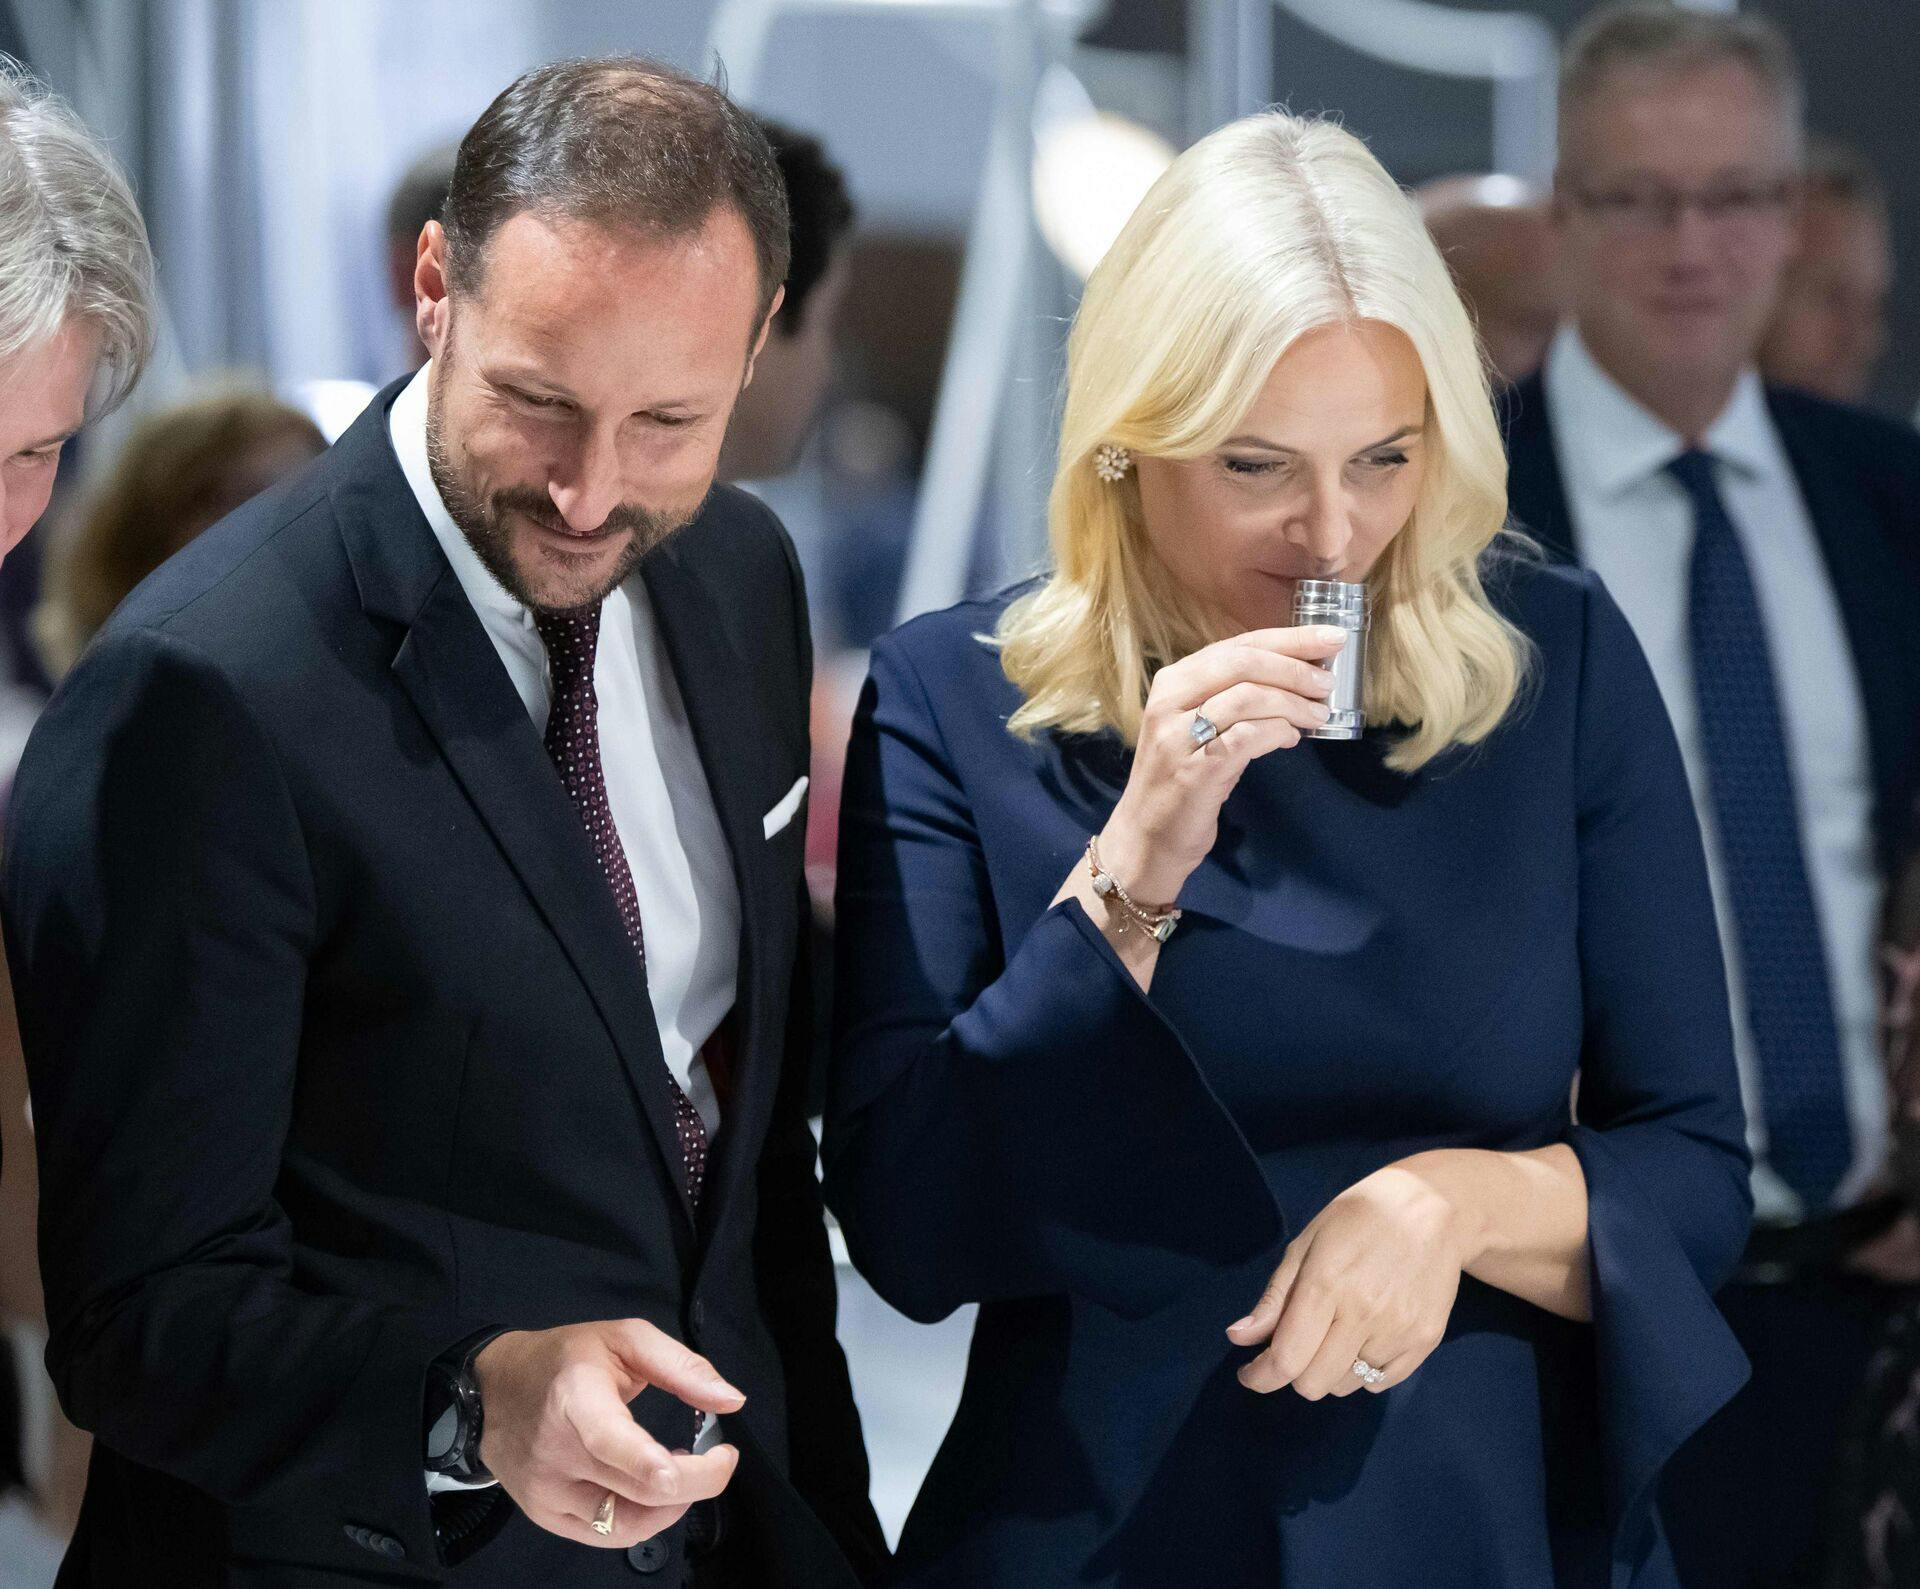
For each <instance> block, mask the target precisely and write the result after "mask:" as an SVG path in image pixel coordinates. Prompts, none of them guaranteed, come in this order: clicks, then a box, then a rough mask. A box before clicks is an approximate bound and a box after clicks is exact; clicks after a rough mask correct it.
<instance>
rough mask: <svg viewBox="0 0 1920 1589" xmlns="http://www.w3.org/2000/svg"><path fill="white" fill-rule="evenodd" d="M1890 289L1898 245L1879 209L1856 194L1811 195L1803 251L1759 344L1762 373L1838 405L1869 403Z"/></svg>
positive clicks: (1795, 259)
mask: <svg viewBox="0 0 1920 1589" xmlns="http://www.w3.org/2000/svg"><path fill="white" fill-rule="evenodd" d="M1892 290H1893V245H1892V243H1891V241H1890V240H1889V239H1888V236H1887V223H1886V217H1885V216H1884V215H1883V214H1882V213H1881V212H1880V210H1879V209H1878V208H1877V207H1876V206H1874V205H1872V204H1866V203H1861V202H1859V201H1858V200H1855V199H1849V198H1840V197H1835V196H1832V195H1817V196H1811V197H1809V198H1808V199H1807V201H1806V204H1805V208H1804V209H1803V211H1802V214H1801V219H1800V240H1799V247H1798V251H1797V252H1796V253H1795V255H1794V257H1793V261H1792V263H1791V264H1790V265H1789V266H1788V267H1787V273H1786V280H1785V281H1784V283H1783V284H1782V286H1781V289H1780V299H1779V303H1778V304H1777V306H1776V307H1775V309H1774V316H1773V323H1772V325H1771V326H1769V327H1768V329H1767V335H1766V340H1765V341H1764V342H1763V343H1762V344H1761V346H1760V368H1761V370H1762V372H1763V373H1764V374H1765V375H1766V377H1767V379H1768V380H1769V381H1773V382H1775V383H1777V384H1778V385H1781V386H1797V387H1800V388H1801V389H1802V390H1804V391H1809V392H1817V393H1818V394H1819V395H1820V396H1822V397H1830V398H1832V399H1834V400H1835V401H1836V402H1842V403H1858V402H1862V401H1864V400H1865V398H1866V396H1867V392H1868V389H1869V388H1870V387H1871V386H1872V385H1873V377H1874V373H1875V371H1876V370H1877V369H1878V368H1879V365H1880V357H1881V355H1882V354H1883V353H1884V352H1885V351H1886V346H1887V298H1888V295H1889V294H1890V293H1891V292H1892Z"/></svg>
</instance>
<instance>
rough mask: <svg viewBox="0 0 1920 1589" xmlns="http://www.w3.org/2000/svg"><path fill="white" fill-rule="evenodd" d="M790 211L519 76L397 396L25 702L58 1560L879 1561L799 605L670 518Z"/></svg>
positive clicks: (567, 92)
mask: <svg viewBox="0 0 1920 1589" xmlns="http://www.w3.org/2000/svg"><path fill="white" fill-rule="evenodd" d="M786 224H787V223H786V212H785V206H784V202H783V200H782V197H781V192H780V183H779V177H778V175H777V173H776V171H775V169H774V165H773V161H772V158H771V155H770V153H769V151H768V149H767V146H766V143H765V140H764V139H763V138H762V137H761V135H760V134H759V133H758V131H757V130H755V129H754V128H753V126H752V124H751V122H750V121H749V120H748V119H747V118H746V117H745V116H744V115H743V113H741V112H740V111H739V110H737V109H736V108H735V107H734V106H733V105H731V104H730V103H729V102H728V101H727V100H726V99H725V97H724V96H723V95H721V94H720V93H718V92H717V91H715V90H714V89H712V88H710V87H708V86H706V85H703V84H700V83H697V82H695V81H693V80H691V79H688V78H685V77H683V76H681V75H679V74H677V73H673V72H670V71H666V70H664V69H660V68H656V67H653V66H651V65H650V64H648V63H645V62H641V61H637V60H630V59H629V60H608V61H598V62H570V63H564V64H561V65H558V66H552V67H543V68H540V69H538V70H536V71H533V72H530V73H528V74H527V75H526V76H525V77H523V78H521V79H520V80H519V81H518V82H516V83H515V84H514V85H513V86H512V87H510V88H509V89H508V90H507V91H506V92H505V93H504V94H502V95H501V97H500V98H499V99H498V100H496V101H495V102H494V104H493V105H492V106H491V107H490V108H489V109H488V111H487V112H486V113H485V115H483V116H482V117H481V119H480V121H479V122H477V123H476V124H475V126H474V128H473V129H472V131H470V132H469V133H468V135H467V137H466V139H465V140H464V142H463V144H462V146H461V150H460V154H459V158H458V162H457V165H456V169H455V175H454V180H453V187H452V191H451V193H450V196H449V199H448V202H447V207H446V210H445V214H444V230H443V228H442V225H440V224H430V225H429V226H427V227H426V228H425V230H424V231H423V233H422V235H421V242H420V251H419V260H418V265H417V270H416V276H415V281H416V288H417V292H418V301H419V324H420V330H421V334H422V337H423V340H425V341H426V343H427V344H428V346H429V348H430V349H431V350H432V353H433V358H432V361H431V363H430V364H429V365H428V367H427V368H426V369H425V370H423V371H422V372H421V373H420V374H419V375H417V376H416V377H414V378H413V379H412V380H411V381H409V382H406V383H402V384H401V385H397V386H395V387H393V388H390V389H389V390H388V391H386V392H385V393H383V394H381V396H380V397H379V398H378V399H377V400H376V401H375V402H374V404H373V405H372V406H371V407H370V408H369V410H368V411H367V413H366V414H364V415H363V416H362V417H361V419H360V420H359V422H358V423H357V424H356V425H355V426H354V427H353V428H352V429H351V430H350V431H349V432H348V433H347V435H346V436H344V437H343V438H342V439H341V441H340V443H339V444H338V445H337V446H336V447H335V448H334V449H333V450H332V452H330V453H329V454H328V455H327V456H326V457H325V458H323V459H322V460H321V461H320V462H319V463H318V464H316V465H315V466H314V467H313V468H312V469H311V470H309V471H308V472H307V473H306V474H305V475H303V476H302V477H300V478H298V479H297V480H296V481H294V482H293V483H292V484H291V485H290V486H289V487H287V488H284V489H282V490H280V491H278V492H276V493H274V494H272V495H270V496H269V497H266V498H263V499H260V500H258V501H256V502H255V503H253V504H251V505H249V506H248V507H247V508H245V509H243V510H242V511H240V512H239V513H237V514H235V515H234V516H233V517H232V518H230V519H228V520H227V521H225V522H224V524H222V525H220V526H218V527H216V528H215V529H214V530H212V531H210V532H209V533H208V534H207V535H206V536H204V537H203V538H202V539H201V540H199V541H198V542H196V543H195V545H194V546H193V547H192V548H190V549H189V551H188V552H187V553H185V554H184V555H182V556H181V557H178V558H176V559H175V560H174V561H173V562H171V563H170V564H168V565H167V566H166V567H165V568H164V569H163V570H162V571H161V572H160V573H159V574H157V575H156V576H155V577H154V578H153V579H151V580H149V581H148V582H147V584H146V585H145V586H143V587H142V588H141V590H140V591H138V592H137V593H136V594H135V595H134V596H133V597H132V598H131V599H130V600H129V602H128V603H127V604H126V606H124V607H123V608H122V609H121V611H120V613H119V615H118V616H117V618H116V620H115V621H114V623H113V624H112V625H111V626H110V627H109V629H108V630H107V631H106V633H105V634H104V635H103V637H102V638H101V640H100V641H99V643H98V644H97V645H96V646H95V647H94V649H93V650H92V651H91V653H90V654H89V655H88V657H87V658H86V659H85V660H84V661H83V662H82V664H81V665H80V667H79V668H78V669H77V670H76V671H75V673H74V674H73V675H72V677H71V679H70V681H69V683H68V684H67V686H66V687H65V688H64V689H63V691H62V693H61V694H60V696H59V697H58V698H57V699H56V700H55V702H54V703H53V705H52V706H51V707H50V709H49V711H48V713H47V715H46V717H45V718H44V720H43V722H42V725H41V727H40V729H39V731H38V732H37V734H36V736H35V739H34V741H33V744H32V746H31V748H30V749H29V751H28V754H27V757H26V761H25V763H24V764H23V766H22V770H21V773H20V778H19V782H18V784H17V785H16V789H15V794H14V800H13V805H12V812H11V827H10V830H9V833H8V835H7V847H6V853H7V869H6V874H5V883H4V906H5V917H6V929H7V939H8V948H9V950H10V953H11V956H12V965H13V971H14V976H15V981H16V987H17V989H18V992H19V1002H20V1012H21V1027H22V1033H23V1037H24V1041H25V1046H26V1052H27V1059H28V1065H29V1072H30V1079H31V1083H32V1087H33V1097H34V1107H35V1111H36V1116H37V1119H38V1122H39V1153H40V1161H41V1185H42V1198H43V1217H42V1226H41V1230H42V1258H43V1263H44V1266H45V1272H46V1282H47V1299H48V1311H49V1315H50V1319H51V1328H52V1343H51V1346H50V1348H49V1354H48V1355H49V1361H50V1364H51V1366H52V1368H53V1371H54V1375H55V1378H56V1381H57V1383H58V1385H59V1388H60V1394H61V1398H62V1401H63V1404H64V1405H65V1407H66V1408H67V1410H68V1412H69V1413H70V1414H71V1415H72V1416H73V1418H74V1419H75V1421H76V1422H78V1423H79V1424H81V1425H82V1426H84V1427H85V1428H87V1429H90V1430H91V1431H93V1433H94V1435H95V1436H96V1448H95V1458H94V1464H93V1469H92V1473H91V1477H90V1482H89V1486H88V1492H87V1497H86V1502H85V1507H84V1510H83V1513H82V1517H81V1521H80V1525H79V1530H78V1533H77V1536H76V1538H75V1541H74V1544H73V1547H72V1550H71V1552H70V1555H69V1558H68V1561H67V1564H66V1566H65V1568H64V1570H63V1577H62V1582H63V1584H74V1585H79V1584H94V1585H115V1586H119V1585H125V1584H131V1583H154V1584H159V1583H167V1584H196V1585H197V1584H220V1585H268V1584H271V1585H275V1586H280V1585H289V1586H291V1585H321V1584H328V1585H332V1584H372V1583H380V1584H406V1583H418V1582H449V1583H454V1584H459V1585H476V1586H492V1585H499V1586H502V1589H505V1586H509V1585H511V1586H515V1589H518V1586H521V1585H528V1584H547V1583H553V1584H558V1583H565V1584H568V1585H587V1584H598V1583H604V1584H616V1583H627V1582H633V1581H635V1580H636V1575H638V1576H639V1577H640V1578H644V1579H650V1580H653V1581H658V1582H664V1583H671V1584H675V1585H680V1584H697V1585H700V1586H703V1589H704V1586H706V1585H709V1584H714V1585H728V1586H731V1585H762V1584H794V1585H807V1586H809V1589H811V1586H814V1585H821V1586H834V1585H839V1586H846V1589H851V1586H853V1585H854V1584H855V1583H856V1582H857V1581H859V1579H860V1578H861V1577H863V1576H866V1575H868V1574H870V1572H871V1571H872V1570H873V1569H875V1568H876V1567H877V1565H878V1562H879V1560H880V1558H881V1557H882V1555H883V1545H882V1542H881V1539H880V1535H879V1531H878V1527H877V1524H876V1522H875V1520H874V1516H873V1513H872V1511H871V1509H870V1507H869V1506H868V1503H867V1496H866V1481H867V1473H866V1461H865V1457H864V1454H863V1451H862V1447H861V1441H860V1434H859V1425H858V1421H857V1418H856V1415H855V1412H854V1407H853V1403H852V1398H851V1395H850V1391H849V1387H848V1381H847V1375H846V1368H845V1364H844V1361H843V1359H842V1356H841V1354H840V1351H839V1348H838V1346H837V1345H836V1343H835V1341H834V1338H833V1323H834V1287H833V1275H832V1266H831V1260H830V1257H829V1251H828V1246H827V1241H826V1235H825V1231H824V1228H823V1225H822V1219H821V1212H820V1200H819V1193H818V1189H817V1186H816V1182H815V1177H814V1172H813V1159H814V1152H813V1142H812V1138H811V1135H810V1133H809V1131H808V1128H807V1123H806V1120H805V1117H804V1114H803V1112H802V1110H801V1108H800V1097H799V1092H798V1090H797V1086H796V1084H797V1083H799V1082H800V1081H801V1080H802V1077H803V1067H802V1066H801V1065H800V1064H799V1059H800V1054H799V1051H798V1048H799V1041H800V1039H799V1036H798V1034H800V1033H803V1032H804V1031H805V1030H806V1025H807V1022H806V1014H805V1010H804V1008H803V1007H800V1006H799V1005H796V1003H795V1002H794V1000H793V998H792V990H794V989H795V988H798V987H803V986H804V979H803V976H802V968H801V965H800V963H799V955H798V952H797V951H798V946H799V944H800V943H801V940H802V936H803V924H804V921H805V907H804V896H803V891H802V884H801V844H802V833H803V829H804V822H803V820H802V819H801V818H802V803H803V796H804V792H805V787H806V785H805V778H804V768H805V766H806V753H807V744H806V728H805V724H806V700H807V685H808V673H809V666H810V664H809V641H808V635H807V627H806V618H805V606H804V602H803V599H802V592H801V584H800V577H799V573H798V570H797V567H796V565H795V563H794V560H793V558H792V555H791V550H790V548H789V545H788V543H787V541H786V538H785V536H784V534H783V533H782V531H781V529H780V527H779V525H778V523H777V521H775V520H774V519H773V518H772V516H771V515H770V514H769V513H767V512H766V511H765V510H764V509H763V508H760V507H759V506H757V505H756V504H754V503H752V502H751V501H750V500H749V499H747V498H744V497H741V496H739V495H737V494H735V493H733V492H730V491H727V490H718V491H715V490H714V489H713V488H712V481H713V475H714V468H715V463H716V460H717V458H718V456H719V451H720V443H721V438H722V436H723V434H724V432H725V429H726V424H727V420H728V416H729V414H730V412H731V410H732V407H733V403H734V400H735V398H736V397H737V395H738V393H739V391H740V389H741V387H742V386H743V384H744V383H745V382H746V381H747V380H748V379H750V377H751V368H752V360H753V356H754V354H755V353H756V352H757V351H758V348H759V346H760V343H761V341H762V340H763V339H764V337H765V335H766V322H767V319H768V317H769V315H770V314H771V313H772V311H773V310H774V308H775V307H776V306H777V304H778V302H779V284H780V282H781V279H782V277H783V275H784V274H785V270H786V265H787V242H786ZM803 1002H804V1001H802V1003H803Z"/></svg>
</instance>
